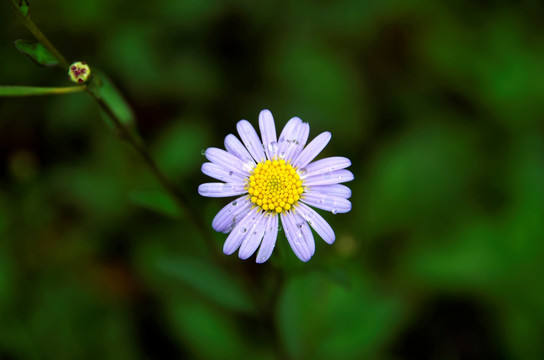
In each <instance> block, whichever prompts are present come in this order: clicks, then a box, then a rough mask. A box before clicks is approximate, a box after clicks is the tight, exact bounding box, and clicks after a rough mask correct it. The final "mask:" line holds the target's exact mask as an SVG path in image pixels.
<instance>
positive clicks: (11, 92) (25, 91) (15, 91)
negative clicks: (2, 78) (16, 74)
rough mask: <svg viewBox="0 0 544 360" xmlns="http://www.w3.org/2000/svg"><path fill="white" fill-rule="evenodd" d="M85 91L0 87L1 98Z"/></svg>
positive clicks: (75, 89)
mask: <svg viewBox="0 0 544 360" xmlns="http://www.w3.org/2000/svg"><path fill="white" fill-rule="evenodd" d="M81 91H85V87H84V86H67V87H39V86H4V85H0V97H7V96H18V97H20V96H41V95H63V94H72V93H76V92H81Z"/></svg>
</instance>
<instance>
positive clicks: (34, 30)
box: [9, 0, 70, 70]
mask: <svg viewBox="0 0 544 360" xmlns="http://www.w3.org/2000/svg"><path fill="white" fill-rule="evenodd" d="M9 3H10V4H11V6H12V7H13V10H15V13H17V16H19V19H21V21H22V22H23V23H24V24H25V26H26V28H27V29H28V30H29V31H30V32H31V33H32V35H34V37H35V38H36V40H38V41H39V42H40V43H41V44H42V45H43V46H44V47H45V48H46V49H47V50H49V52H50V53H51V54H53V56H54V57H55V58H56V59H57V60H58V61H59V65H60V66H62V67H63V68H64V69H65V70H68V68H69V67H70V63H69V62H68V61H66V59H65V58H64V56H62V54H61V53H60V52H59V51H58V50H57V49H56V48H55V47H54V46H53V44H51V42H50V41H49V39H48V38H47V37H46V36H45V35H44V34H43V33H42V32H41V30H40V29H39V28H38V27H37V26H36V24H34V21H32V19H31V18H30V16H28V15H27V16H25V15H23V14H22V13H21V10H20V9H19V5H17V1H16V0H9Z"/></svg>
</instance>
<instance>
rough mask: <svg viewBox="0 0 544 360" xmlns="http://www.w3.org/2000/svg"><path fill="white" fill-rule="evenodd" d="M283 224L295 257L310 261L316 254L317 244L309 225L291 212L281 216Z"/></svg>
mask: <svg viewBox="0 0 544 360" xmlns="http://www.w3.org/2000/svg"><path fill="white" fill-rule="evenodd" d="M281 223H282V225H283V228H284V229H285V234H286V235H287V240H288V241H289V245H291V249H293V252H294V253H295V255H296V256H297V257H298V258H299V259H300V260H302V261H304V262H306V261H308V260H310V258H311V257H312V255H313V254H314V252H315V243H314V239H313V236H312V232H311V230H310V228H309V227H308V223H307V222H306V221H305V220H304V219H302V217H300V216H297V215H296V214H295V213H293V212H290V211H289V212H286V213H284V214H282V215H281Z"/></svg>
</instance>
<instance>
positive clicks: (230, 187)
mask: <svg viewBox="0 0 544 360" xmlns="http://www.w3.org/2000/svg"><path fill="white" fill-rule="evenodd" d="M198 193H199V194H200V195H202V196H207V197H227V196H236V195H242V194H245V193H247V190H246V189H245V186H244V184H225V183H204V184H201V185H200V186H199V187H198Z"/></svg>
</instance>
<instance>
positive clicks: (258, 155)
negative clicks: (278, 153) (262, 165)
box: [236, 120, 266, 162]
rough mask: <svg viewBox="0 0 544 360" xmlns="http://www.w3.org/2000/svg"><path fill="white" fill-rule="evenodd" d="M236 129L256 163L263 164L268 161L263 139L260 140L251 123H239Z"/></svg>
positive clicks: (243, 121)
mask: <svg viewBox="0 0 544 360" xmlns="http://www.w3.org/2000/svg"><path fill="white" fill-rule="evenodd" d="M236 128H237V129H238V134H239V135H240V138H241V139H242V141H243V142H244V145H245V146H246V148H247V150H248V151H249V153H250V154H251V156H253V158H254V159H255V161H257V162H261V161H264V160H266V158H265V155H264V151H263V144H262V142H261V139H259V136H258V135H257V132H256V131H255V129H254V128H253V126H252V125H251V124H250V123H249V121H247V120H240V121H238V124H236Z"/></svg>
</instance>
